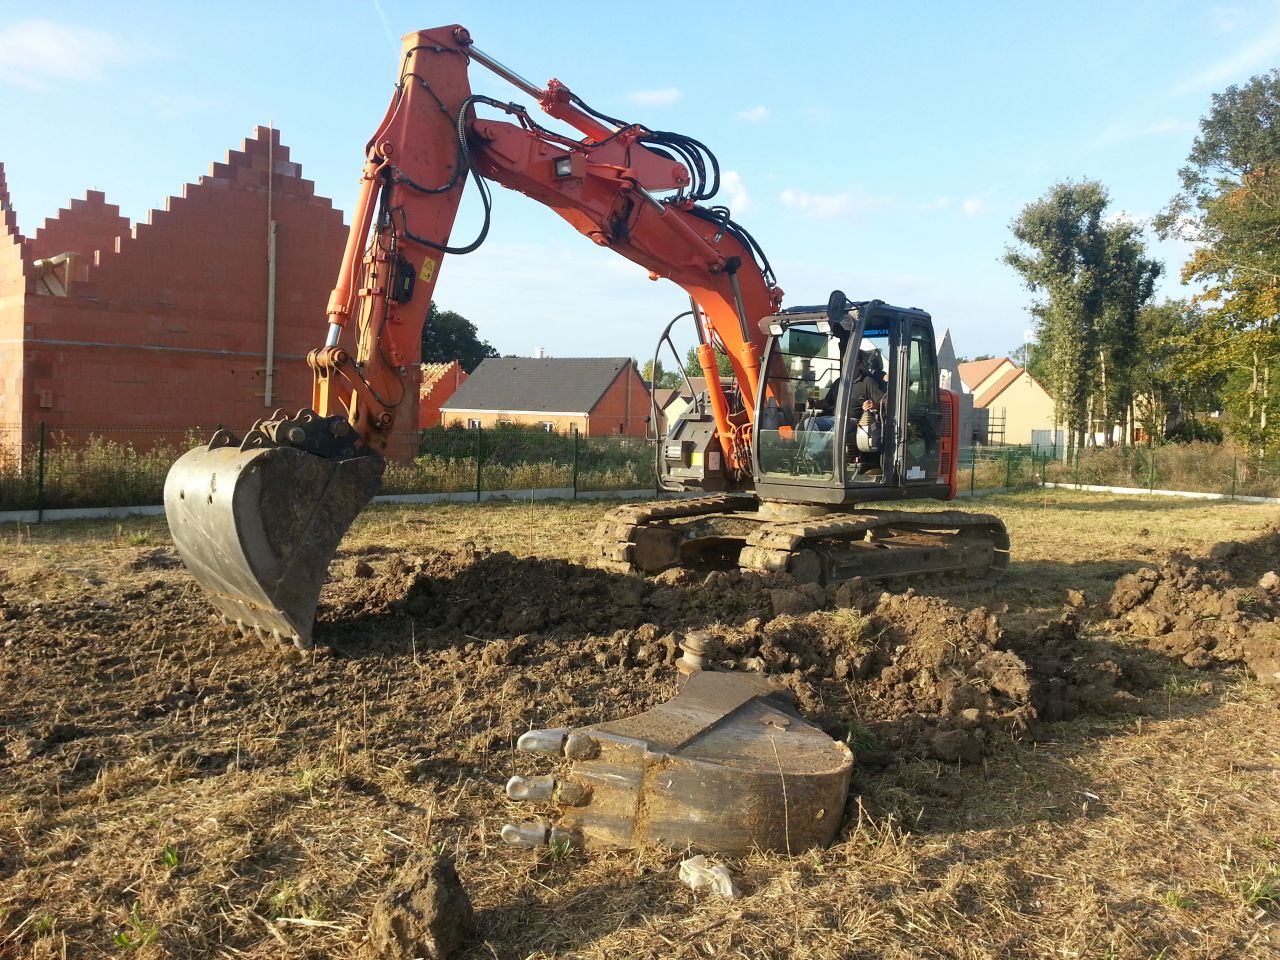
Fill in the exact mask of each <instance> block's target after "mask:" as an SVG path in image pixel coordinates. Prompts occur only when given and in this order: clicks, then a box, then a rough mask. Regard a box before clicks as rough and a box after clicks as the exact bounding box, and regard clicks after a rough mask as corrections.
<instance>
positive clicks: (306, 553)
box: [164, 411, 384, 650]
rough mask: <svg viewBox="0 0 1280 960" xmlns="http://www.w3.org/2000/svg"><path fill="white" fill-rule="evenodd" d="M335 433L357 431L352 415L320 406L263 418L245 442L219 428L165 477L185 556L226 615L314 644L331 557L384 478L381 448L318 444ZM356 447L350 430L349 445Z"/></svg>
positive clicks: (168, 509) (168, 511)
mask: <svg viewBox="0 0 1280 960" xmlns="http://www.w3.org/2000/svg"><path fill="white" fill-rule="evenodd" d="M334 433H341V434H343V435H344V437H345V435H346V434H348V433H349V428H348V426H347V424H346V422H345V421H344V420H342V419H341V418H321V417H319V416H317V415H316V414H314V413H312V412H311V411H302V412H300V413H299V414H298V416H297V417H296V418H284V419H278V420H275V421H269V422H263V423H260V424H258V425H257V426H255V428H254V429H253V430H252V431H251V432H250V433H249V435H248V436H247V437H246V438H245V440H244V441H243V442H242V443H237V442H236V441H235V439H234V438H233V437H231V436H230V435H229V434H227V433H226V432H225V431H218V433H217V434H215V436H214V438H213V440H212V441H211V442H210V443H209V446H208V447H206V448H201V449H196V450H192V451H190V452H189V453H186V454H184V455H183V456H182V457H181V458H179V459H178V461H177V462H176V463H175V464H174V465H173V467H172V468H170V470H169V475H168V477H167V478H166V480H165V486H164V506H165V515H166V517H167V518H168V521H169V530H170V533H171V534H172V535H173V542H174V545H175V546H176V547H177V549H178V553H179V555H180V556H181V557H182V561H183V563H185V564H186V566H187V569H188V570H189V571H191V575H192V576H193V577H195V578H196V582H197V583H199V584H200V586H201V587H203V588H204V590H205V592H206V593H207V594H208V595H209V599H210V601H211V602H212V603H213V605H214V607H215V608H217V610H218V612H219V613H221V614H222V616H223V617H224V619H225V620H227V621H229V622H231V623H235V624H236V625H237V626H238V627H239V628H240V629H241V630H242V631H247V630H249V629H252V630H253V631H254V632H255V633H256V634H257V635H258V636H259V637H260V638H262V639H263V640H264V641H265V640H267V639H268V638H269V637H274V638H275V639H276V640H277V641H279V642H284V641H286V640H292V642H293V644H294V645H295V646H297V647H298V648H299V649H303V650H305V649H309V648H310V647H311V646H312V636H311V630H312V625H313V623H314V621H315V612H316V604H317V602H318V601H319V598H320V588H321V586H322V585H323V584H324V581H325V576H326V574H327V572H328V569H329V561H330V560H332V559H333V555H334V552H335V551H336V550H337V548H338V543H339V541H341V540H342V537H343V535H344V534H345V533H346V532H347V528H348V527H350V526H351V524H352V522H353V521H354V520H355V518H356V515H357V514H358V513H359V512H360V510H361V509H362V508H363V507H364V505H365V504H366V503H368V502H369V500H370V499H371V498H372V497H373V495H374V494H375V493H376V492H377V489H378V485H379V483H380V482H381V478H382V470H383V466H384V462H383V460H382V458H381V457H378V456H376V455H371V454H366V455H354V456H336V457H335V456H324V455H321V454H320V453H317V452H312V450H317V449H322V448H323V447H324V444H325V441H327V442H328V445H329V446H330V447H332V446H333V442H332V441H333V434H334ZM285 438H291V439H292V441H293V442H295V443H299V444H300V446H294V445H291V444H290V443H287V442H281V441H282V440H285ZM307 448H311V449H307ZM354 449H355V448H354V446H353V444H352V442H351V440H350V439H348V440H347V442H346V444H345V448H344V449H342V450H341V451H340V452H342V453H350V452H352V451H354Z"/></svg>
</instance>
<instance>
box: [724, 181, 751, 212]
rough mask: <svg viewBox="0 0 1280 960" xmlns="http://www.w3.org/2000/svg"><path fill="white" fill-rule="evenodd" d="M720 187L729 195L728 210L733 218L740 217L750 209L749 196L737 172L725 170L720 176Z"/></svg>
mask: <svg viewBox="0 0 1280 960" xmlns="http://www.w3.org/2000/svg"><path fill="white" fill-rule="evenodd" d="M720 186H721V187H723V188H724V192H725V193H727V194H728V195H729V209H730V210H732V211H733V214H734V216H735V217H736V216H741V215H742V214H744V213H746V212H747V211H748V210H750V209H751V195H750V194H749V193H747V185H746V184H745V183H743V182H742V175H741V174H740V173H738V171H737V170H726V171H725V172H724V173H722V174H721V175H720Z"/></svg>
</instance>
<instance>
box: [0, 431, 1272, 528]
mask: <svg viewBox="0 0 1280 960" xmlns="http://www.w3.org/2000/svg"><path fill="white" fill-rule="evenodd" d="M214 429H216V427H213V426H210V427H207V428H200V429H188V430H178V429H168V428H148V427H136V426H129V427H79V426H77V427H67V426H59V427H57V428H54V427H46V426H45V425H44V424H39V425H38V426H37V429H36V430H35V431H32V432H30V433H28V435H27V436H26V438H25V442H24V438H23V437H22V436H21V435H20V434H19V432H18V431H17V430H16V429H10V430H6V429H5V428H0V512H3V511H18V510H25V511H31V510H34V511H36V512H37V516H38V517H39V516H41V515H42V511H44V510H52V509H64V508H96V507H124V506H128V507H141V506H151V505H158V504H160V503H161V502H162V501H163V491H164V479H165V475H166V474H167V473H168V471H169V467H170V466H172V464H173V462H174V461H175V460H176V459H177V458H178V457H179V456H181V455H182V453H184V452H185V451H186V450H189V449H191V448H193V447H196V446H199V445H201V444H203V443H204V442H205V441H206V440H207V438H208V437H209V436H210V435H211V434H212V433H213V431H214ZM32 434H34V436H33V435H32ZM959 474H960V475H959V477H958V480H959V484H958V486H959V487H960V489H961V490H968V491H969V492H975V491H978V490H990V489H1019V488H1028V487H1036V486H1042V485H1044V484H1059V485H1063V484H1066V485H1082V486H1091V485H1092V486H1120V487H1129V488H1133V487H1137V488H1142V489H1147V490H1152V491H1154V490H1162V489H1163V490H1181V491H1187V492H1200V493H1213V494H1221V495H1223V496H1228V497H1236V496H1241V497H1244V496H1253V497H1256V496H1262V497H1277V496H1280V460H1258V459H1253V458H1248V457H1244V456H1241V455H1239V454H1237V453H1234V452H1233V451H1232V450H1231V449H1230V448H1229V447H1226V446H1223V445H1221V444H1212V443H1191V444H1168V445H1164V446H1158V447H1127V448H1119V447H1115V448H1108V449H1100V450H1088V451H1083V452H1080V453H1078V454H1077V455H1076V456H1075V457H1073V459H1071V460H1063V459H1061V458H1060V457H1059V456H1058V451H1057V450H1056V449H1055V448H1054V447H1044V446H998V447H997V446H988V447H970V448H964V449H962V450H961V451H960V460H959ZM537 490H542V491H567V495H569V496H578V495H580V494H582V495H587V494H593V493H605V492H610V491H635V490H655V492H656V490H657V477H656V476H655V472H654V461H653V444H652V441H649V440H646V439H644V438H642V437H623V436H604V437H586V436H581V435H579V434H576V433H571V434H554V433H543V432H541V431H538V430H531V429H522V428H518V427H512V428H506V427H499V428H492V429H483V430H482V429H479V428H462V427H436V428H431V429H428V430H424V431H422V432H421V434H420V440H419V449H418V456H417V458H416V459H415V460H414V461H413V462H412V463H407V464H401V463H393V464H389V465H388V468H387V473H386V478H385V480H384V482H383V485H382V490H381V491H380V492H381V493H383V494H389V495H404V494H451V495H463V494H473V495H474V496H475V498H476V499H477V500H479V499H483V498H485V497H487V496H493V495H495V494H497V495H501V494H502V492H504V491H537Z"/></svg>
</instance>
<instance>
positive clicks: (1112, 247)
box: [1090, 222, 1164, 446]
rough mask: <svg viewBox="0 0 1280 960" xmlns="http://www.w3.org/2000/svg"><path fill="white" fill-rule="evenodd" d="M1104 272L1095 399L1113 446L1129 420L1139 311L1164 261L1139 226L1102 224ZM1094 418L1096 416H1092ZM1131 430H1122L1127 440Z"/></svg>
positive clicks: (1108, 441)
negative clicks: (1151, 253)
mask: <svg viewBox="0 0 1280 960" xmlns="http://www.w3.org/2000/svg"><path fill="white" fill-rule="evenodd" d="M1103 242H1104V246H1105V251H1104V260H1105V266H1104V270H1105V277H1104V284H1103V287H1104V289H1103V296H1102V312H1101V314H1099V316H1098V320H1097V323H1096V325H1095V326H1096V330H1095V333H1096V340H1097V350H1098V354H1097V356H1098V379H1097V389H1096V399H1097V403H1098V407H1097V409H1098V410H1099V413H1100V417H1099V418H1098V419H1099V420H1100V421H1101V422H1102V424H1103V425H1104V427H1105V429H1106V435H1107V446H1111V444H1112V442H1113V441H1112V438H1113V435H1114V430H1113V427H1114V426H1115V424H1116V423H1117V422H1118V423H1120V424H1122V425H1123V424H1125V423H1127V422H1129V421H1130V420H1131V417H1130V415H1129V414H1130V408H1131V407H1132V404H1133V396H1134V379H1135V376H1136V367H1137V358H1138V353H1139V350H1140V349H1141V341H1140V333H1139V326H1138V316H1139V314H1140V312H1141V310H1142V308H1143V307H1144V306H1146V304H1147V303H1148V302H1149V301H1150V300H1151V298H1152V296H1153V295H1154V294H1155V285H1156V280H1157V279H1158V278H1159V276H1160V274H1161V273H1163V272H1164V267H1163V266H1162V265H1161V264H1160V263H1159V262H1158V261H1155V260H1152V259H1149V258H1148V257H1147V256H1146V243H1145V241H1144V240H1143V239H1142V231H1141V229H1140V228H1139V227H1138V226H1137V225H1136V224H1133V223H1128V222H1120V223H1114V224H1111V225H1109V226H1107V227H1105V228H1104V229H1103ZM1090 419H1091V420H1092V419H1093V418H1092V417H1090ZM1128 441H1129V431H1128V429H1126V430H1124V431H1123V432H1122V433H1121V442H1122V443H1128Z"/></svg>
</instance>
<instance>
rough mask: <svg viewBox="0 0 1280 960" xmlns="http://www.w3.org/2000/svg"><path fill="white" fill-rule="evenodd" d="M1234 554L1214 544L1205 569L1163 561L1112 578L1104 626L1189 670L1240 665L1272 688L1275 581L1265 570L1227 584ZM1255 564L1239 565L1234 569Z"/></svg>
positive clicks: (1279, 680)
mask: <svg viewBox="0 0 1280 960" xmlns="http://www.w3.org/2000/svg"><path fill="white" fill-rule="evenodd" d="M1238 553H1239V551H1238V550H1236V549H1233V548H1231V547H1228V546H1225V545H1223V544H1218V545H1216V546H1215V547H1214V548H1213V550H1212V551H1211V554H1210V559H1209V563H1210V564H1211V565H1206V566H1201V565H1198V564H1194V563H1184V562H1179V561H1170V562H1168V563H1165V564H1163V565H1161V566H1160V567H1144V568H1143V569H1141V570H1138V571H1137V572H1135V573H1131V574H1127V575H1126V576H1123V577H1121V578H1120V579H1119V580H1118V581H1116V586H1115V590H1114V591H1113V592H1112V594H1111V599H1110V600H1109V601H1108V603H1107V614H1108V615H1109V616H1110V617H1111V626H1112V627H1113V629H1116V630H1117V631H1123V632H1127V633H1129V634H1131V635H1133V636H1135V637H1137V638H1139V639H1141V640H1142V641H1143V642H1144V643H1145V644H1146V645H1147V647H1149V648H1150V649H1152V650H1155V651H1157V652H1159V653H1162V654H1165V655H1166V656H1169V657H1174V658H1176V659H1179V660H1181V661H1182V662H1183V663H1184V664H1186V665H1187V666H1189V667H1194V668H1197V669H1204V668H1206V667H1213V666H1221V665H1228V664H1243V665H1244V666H1245V667H1247V668H1248V669H1249V671H1250V672H1251V673H1253V674H1254V676H1256V677H1257V678H1258V679H1259V680H1261V681H1263V682H1264V683H1268V684H1271V685H1276V686H1280V576H1278V575H1277V574H1276V573H1275V572H1274V571H1270V570H1269V571H1267V572H1266V573H1264V574H1263V575H1262V576H1261V577H1259V578H1258V580H1257V582H1256V583H1254V584H1253V585H1250V586H1240V585H1238V584H1237V583H1236V582H1234V580H1233V576H1232V573H1231V569H1230V567H1229V566H1228V565H1227V564H1225V563H1219V562H1217V561H1229V560H1231V559H1232V558H1233V557H1235V556H1236V555H1237V554H1238ZM1245 565H1249V566H1256V560H1254V559H1248V560H1243V559H1242V560H1241V561H1240V563H1239V564H1237V566H1238V567H1241V568H1243V567H1244V566H1245Z"/></svg>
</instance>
